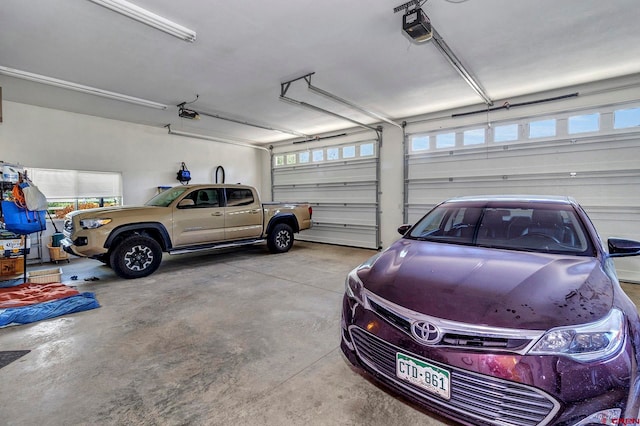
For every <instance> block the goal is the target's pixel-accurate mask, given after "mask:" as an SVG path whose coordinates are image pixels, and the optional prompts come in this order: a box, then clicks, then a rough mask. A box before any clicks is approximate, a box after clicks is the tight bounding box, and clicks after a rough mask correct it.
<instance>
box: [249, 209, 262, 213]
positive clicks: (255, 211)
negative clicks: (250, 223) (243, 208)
mask: <svg viewBox="0 0 640 426" xmlns="http://www.w3.org/2000/svg"><path fill="white" fill-rule="evenodd" d="M258 213H260V209H255V210H251V214H258Z"/></svg>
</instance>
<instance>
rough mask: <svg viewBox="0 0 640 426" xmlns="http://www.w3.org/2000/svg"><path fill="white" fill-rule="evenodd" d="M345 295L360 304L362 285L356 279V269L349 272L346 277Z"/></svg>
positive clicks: (357, 278)
mask: <svg viewBox="0 0 640 426" xmlns="http://www.w3.org/2000/svg"><path fill="white" fill-rule="evenodd" d="M344 287H345V289H344V290H345V293H347V297H349V298H351V299H355V300H357V301H358V302H360V303H362V288H363V284H362V281H361V280H360V277H358V268H356V269H354V270H353V271H351V272H349V275H347V279H346V280H345V282H344Z"/></svg>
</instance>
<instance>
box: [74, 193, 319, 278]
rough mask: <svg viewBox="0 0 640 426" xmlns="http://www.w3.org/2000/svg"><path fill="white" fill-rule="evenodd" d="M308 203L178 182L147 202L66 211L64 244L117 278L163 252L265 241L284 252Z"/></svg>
mask: <svg viewBox="0 0 640 426" xmlns="http://www.w3.org/2000/svg"><path fill="white" fill-rule="evenodd" d="M311 214H312V209H311V206H309V204H305V203H261V202H260V199H259V197H258V193H257V191H256V190H255V189H254V188H253V187H250V186H246V185H225V184H210V185H180V186H176V187H173V188H170V189H167V190H166V191H164V192H162V193H160V194H158V195H156V196H155V197H153V198H152V199H151V200H149V201H148V202H147V203H146V204H145V205H144V206H139V207H127V206H125V207H104V208H98V209H91V210H79V211H74V212H71V213H69V214H67V216H66V218H65V223H64V236H65V238H64V239H63V240H62V246H63V247H64V250H65V251H67V252H69V253H73V254H75V255H77V256H83V257H90V258H94V259H98V260H100V261H101V262H103V263H105V264H107V265H109V266H111V267H112V268H113V270H114V271H115V272H116V274H118V275H119V276H120V277H122V278H140V277H145V276H147V275H149V274H151V273H153V272H154V271H155V270H156V269H158V267H159V266H160V261H161V260H162V253H163V252H168V253H170V254H180V253H187V252H194V251H200V250H210V249H215V248H226V247H235V246H243V245H250V244H256V243H259V242H264V241H266V242H267V246H268V247H269V250H270V251H271V252H274V253H284V252H286V251H288V250H289V249H290V248H291V246H292V245H293V239H294V237H293V234H294V232H300V231H302V230H304V229H308V228H310V227H311Z"/></svg>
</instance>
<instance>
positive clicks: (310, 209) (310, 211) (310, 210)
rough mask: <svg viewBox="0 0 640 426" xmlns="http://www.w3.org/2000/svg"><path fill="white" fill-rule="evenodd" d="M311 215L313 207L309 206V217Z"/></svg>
mask: <svg viewBox="0 0 640 426" xmlns="http://www.w3.org/2000/svg"><path fill="white" fill-rule="evenodd" d="M311 216H313V207H311V206H309V219H311Z"/></svg>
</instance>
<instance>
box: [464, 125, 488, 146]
mask: <svg viewBox="0 0 640 426" xmlns="http://www.w3.org/2000/svg"><path fill="white" fill-rule="evenodd" d="M463 140H464V142H463V143H464V145H481V144H483V143H484V129H473V130H465V132H464V138H463Z"/></svg>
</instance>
